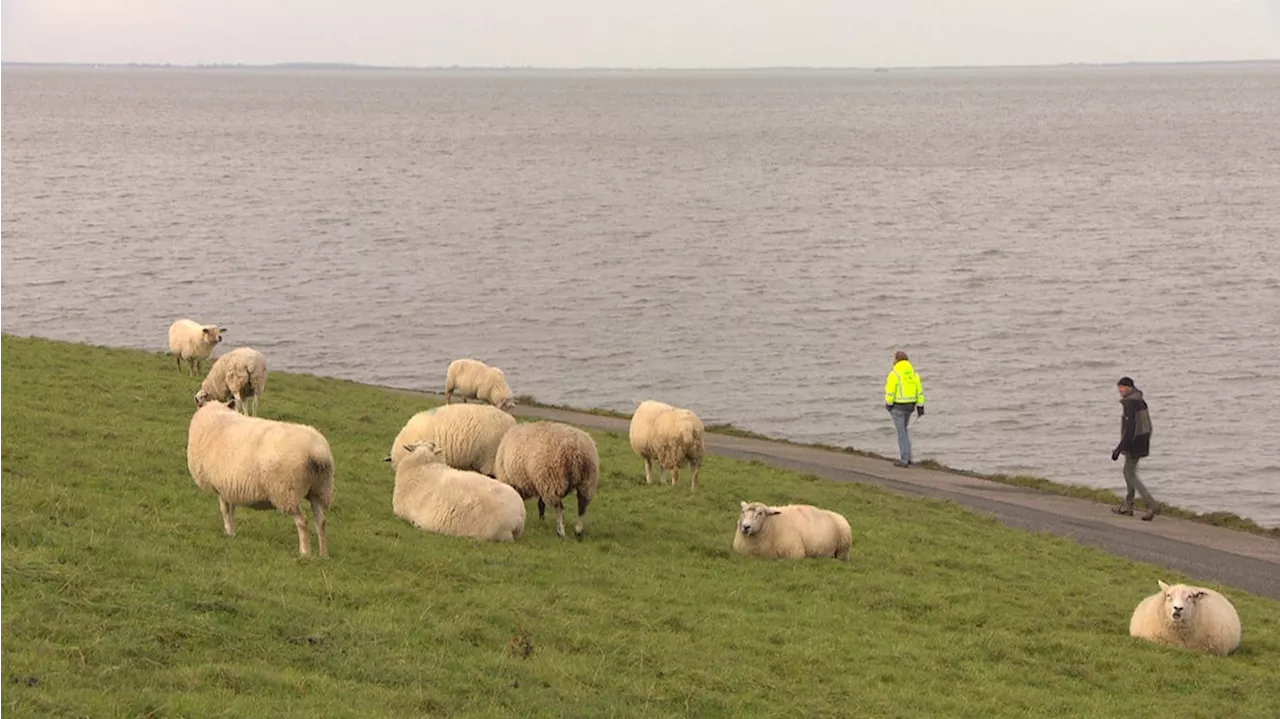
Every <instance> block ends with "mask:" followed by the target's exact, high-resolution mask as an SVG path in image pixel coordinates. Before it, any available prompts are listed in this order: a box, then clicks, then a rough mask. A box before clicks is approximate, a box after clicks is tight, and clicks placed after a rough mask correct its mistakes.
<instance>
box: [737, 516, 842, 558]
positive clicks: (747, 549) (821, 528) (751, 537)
mask: <svg viewBox="0 0 1280 719" xmlns="http://www.w3.org/2000/svg"><path fill="white" fill-rule="evenodd" d="M852 546H853V532H852V530H850V528H849V520H847V519H845V518H844V516H843V515H841V514H838V513H836V512H832V511H831V510H828V509H819V508H818V507H814V506H812V505H808V504H788V505H785V506H782V507H770V506H768V505H764V504H761V503H760V502H742V503H741V508H740V511H739V514H738V528H737V530H736V531H735V532H734V535H733V551H735V552H737V553H738V554H741V555H743V556H747V557H763V558H765V559H801V558H804V557H835V558H836V559H839V560H841V561H845V562H847V561H849V548H850V547H852Z"/></svg>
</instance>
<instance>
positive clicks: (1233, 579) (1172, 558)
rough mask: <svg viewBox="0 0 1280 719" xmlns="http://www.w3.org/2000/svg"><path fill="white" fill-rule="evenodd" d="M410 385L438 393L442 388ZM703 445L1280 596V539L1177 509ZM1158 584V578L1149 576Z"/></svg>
mask: <svg viewBox="0 0 1280 719" xmlns="http://www.w3.org/2000/svg"><path fill="white" fill-rule="evenodd" d="M412 394H418V395H422V396H424V397H427V398H430V399H433V400H437V401H440V402H443V401H444V398H443V397H442V396H440V395H435V394H430V393H424V392H413V393H412ZM514 414H515V415H516V416H518V417H528V418H540V419H550V420H555V421H557V422H565V423H567V424H572V425H575V426H578V427H583V428H587V429H595V430H602V431H608V432H618V433H620V434H622V435H623V436H624V437H625V436H626V434H627V427H628V420H625V419H619V418H616V417H604V416H600V415H595V414H589V413H586V412H573V411H569V410H561V409H551V408H546V407H522V406H517V407H516V409H515V412H514ZM706 441H707V450H708V451H710V452H713V453H715V454H718V455H722V456H725V457H732V458H735V459H755V460H759V461H761V462H767V463H769V464H772V465H775V466H778V467H784V468H786V469H792V470H796V471H800V472H811V473H813V474H815V475H818V476H819V477H824V478H826V479H831V480H834V481H837V482H859V483H861V484H870V485H875V486H878V487H883V488H885V489H887V490H890V491H892V492H896V493H898V494H903V495H908V496H920V497H934V498H937V499H949V500H952V501H954V502H955V503H957V504H959V505H961V506H964V507H966V508H968V509H970V510H973V511H977V512H982V513H985V514H990V515H993V516H995V518H996V519H998V520H999V521H1001V522H1003V523H1004V524H1007V525H1009V526H1012V527H1018V528H1021V529H1027V530H1030V531H1033V532H1051V533H1053V534H1058V535H1062V536H1064V537H1069V538H1071V539H1073V540H1075V541H1077V542H1079V543H1081V544H1086V545H1089V546H1093V547H1097V548H1099V549H1102V550H1105V551H1107V552H1111V553H1112V554H1117V555H1120V556H1123V557H1129V558H1131V559H1137V560H1140V561H1144V562H1150V563H1152V564H1156V565H1160V566H1164V567H1169V568H1171V569H1176V570H1179V571H1181V572H1185V573H1186V574H1187V575H1189V576H1191V577H1194V578H1195V580H1196V581H1214V582H1220V583H1222V584H1224V585H1227V586H1232V587H1239V588H1241V589H1244V590H1246V591H1249V592H1253V593H1254V594H1258V595H1261V596H1265V597H1271V598H1272V599H1280V541H1278V540H1275V539H1272V538H1270V537H1264V536H1261V535H1257V534H1250V533H1247V532H1240V531H1237V530H1234V529H1225V528H1223V527H1214V526H1211V525H1208V524H1203V523H1200V522H1192V521H1189V520H1186V519H1179V518H1176V517H1164V516H1159V517H1156V519H1155V521H1153V522H1143V521H1140V520H1139V519H1138V518H1137V516H1136V515H1135V516H1133V517H1123V516H1120V515H1116V514H1112V513H1111V511H1110V508H1109V507H1108V506H1107V505H1105V504H1100V503H1098V502H1093V501H1089V500H1085V499H1075V498H1073V497H1062V496H1058V495H1055V494H1049V493H1047V492H1041V491H1038V490H1035V489H1030V488H1027V487H1016V486H1011V485H1006V484H1000V483H999V482H992V481H989V480H984V479H978V478H973V477H965V476H963V475H958V474H953V473H950V472H943V471H938V470H929V469H918V468H915V467H911V468H906V469H903V468H899V467H894V466H893V464H892V463H890V462H887V461H884V460H879V459H872V458H869V457H860V456H857V455H852V454H846V453H843V452H836V451H832V450H826V449H819V448H815V447H805V446H800V445H793V444H786V443H783V442H773V441H770V440H762V439H749V438H745V437H734V436H730V435H722V434H714V433H708V434H707V440H706ZM1152 584H1153V585H1154V584H1155V578H1154V577H1153V578H1152Z"/></svg>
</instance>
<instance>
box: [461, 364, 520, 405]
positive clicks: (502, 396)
mask: <svg viewBox="0 0 1280 719" xmlns="http://www.w3.org/2000/svg"><path fill="white" fill-rule="evenodd" d="M454 392H457V393H458V396H459V397H461V398H462V401H463V402H466V401H467V399H478V400H480V401H481V402H488V403H489V404H491V405H493V406H494V407H497V408H498V409H500V410H503V411H504V412H510V411H511V408H512V407H514V406H515V405H516V400H515V397H514V396H513V395H512V394H511V386H510V385H509V384H507V376H506V375H505V374H504V373H503V372H502V370H500V369H498V368H497V367H490V366H489V365H487V364H485V363H484V362H481V361H480V360H474V359H456V360H454V361H452V362H450V363H449V370H448V371H447V372H446V373H445V377H444V403H445V404H449V403H450V402H452V401H453V393H454Z"/></svg>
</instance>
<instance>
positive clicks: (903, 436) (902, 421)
mask: <svg viewBox="0 0 1280 719" xmlns="http://www.w3.org/2000/svg"><path fill="white" fill-rule="evenodd" d="M915 411H916V406H915V405H914V404H906V403H905V402H904V403H901V404H895V405H894V406H893V409H891V410H889V414H890V416H892V417H893V428H894V429H896V430H898V456H899V461H901V462H902V463H903V464H910V463H911V438H910V437H908V436H907V425H909V424H911V414H912V413H913V412H915Z"/></svg>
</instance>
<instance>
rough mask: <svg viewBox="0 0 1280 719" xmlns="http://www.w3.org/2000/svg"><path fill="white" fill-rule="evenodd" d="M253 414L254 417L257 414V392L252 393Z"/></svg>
mask: <svg viewBox="0 0 1280 719" xmlns="http://www.w3.org/2000/svg"><path fill="white" fill-rule="evenodd" d="M253 416H254V417H257V416H258V395H257V394H254V395H253Z"/></svg>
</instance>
